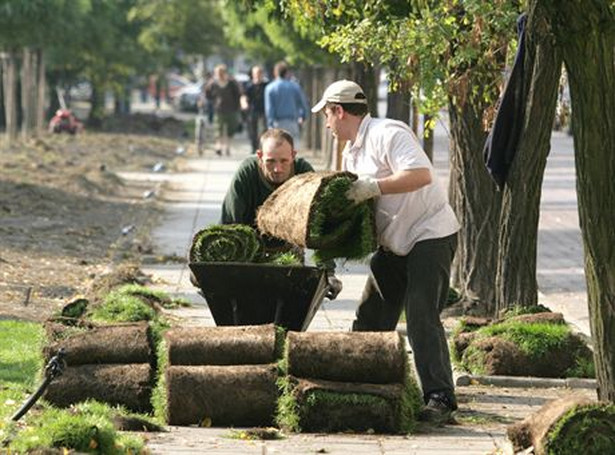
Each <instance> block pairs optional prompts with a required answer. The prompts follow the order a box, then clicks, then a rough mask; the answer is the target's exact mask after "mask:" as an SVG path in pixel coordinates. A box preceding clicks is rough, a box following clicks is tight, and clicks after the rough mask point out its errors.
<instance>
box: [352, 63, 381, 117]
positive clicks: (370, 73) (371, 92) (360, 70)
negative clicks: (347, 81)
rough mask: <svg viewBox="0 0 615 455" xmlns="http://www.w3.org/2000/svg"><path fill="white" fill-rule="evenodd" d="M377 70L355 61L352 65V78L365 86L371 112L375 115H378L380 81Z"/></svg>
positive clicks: (364, 89)
mask: <svg viewBox="0 0 615 455" xmlns="http://www.w3.org/2000/svg"><path fill="white" fill-rule="evenodd" d="M377 74H378V73H377V72H376V69H375V68H374V67H372V66H367V65H365V64H363V63H354V64H353V65H352V77H351V79H352V80H353V81H355V82H356V83H357V84H359V85H360V86H361V88H363V91H364V92H365V96H367V101H368V105H369V111H370V114H371V115H372V116H374V117H377V116H378V83H377V79H378V76H377Z"/></svg>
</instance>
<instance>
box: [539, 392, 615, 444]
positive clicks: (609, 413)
mask: <svg viewBox="0 0 615 455" xmlns="http://www.w3.org/2000/svg"><path fill="white" fill-rule="evenodd" d="M614 443H615V405H614V404H612V403H596V404H591V405H584V406H575V407H573V408H572V409H570V410H569V411H568V412H567V413H566V414H564V415H563V416H562V417H561V418H560V419H558V421H557V423H556V424H555V425H554V426H553V428H552V429H551V430H550V431H549V433H548V434H547V454H548V455H576V454H580V453H588V454H589V453H592V454H603V453H604V454H606V453H613V448H614V447H615V445H614Z"/></svg>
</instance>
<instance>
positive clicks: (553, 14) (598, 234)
mask: <svg viewBox="0 0 615 455" xmlns="http://www.w3.org/2000/svg"><path fill="white" fill-rule="evenodd" d="M539 4H540V5H544V6H545V7H546V9H547V11H548V13H547V14H548V15H549V17H550V18H551V19H552V25H553V27H554V31H555V36H556V39H557V44H558V46H559V47H560V49H561V52H562V56H563V58H564V63H565V65H566V71H567V72H568V77H569V84H570V97H571V102H572V131H573V134H574V148H575V163H576V168H577V194H578V200H579V221H580V224H581V233H582V237H583V245H584V250H585V276H586V280H587V292H588V302H589V315H590V326H591V331H592V337H593V340H594V348H595V349H594V357H595V362H596V378H597V380H598V397H599V398H600V399H602V400H608V401H611V402H615V243H614V242H613V239H615V179H614V177H613V176H614V175H615V28H614V24H615V17H614V13H613V8H612V6H611V2H610V1H608V0H585V1H583V2H581V1H578V0H577V1H562V0H542V1H540V3H539Z"/></svg>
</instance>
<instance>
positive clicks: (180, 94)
mask: <svg viewBox="0 0 615 455" xmlns="http://www.w3.org/2000/svg"><path fill="white" fill-rule="evenodd" d="M204 83H205V82H204V81H202V80H200V81H198V82H195V83H193V84H188V85H186V86H184V87H181V88H180V89H179V90H178V91H177V92H176V94H175V97H174V98H173V107H174V108H175V109H176V110H178V111H180V112H198V105H197V102H198V100H199V96H201V92H202V90H203V84H204Z"/></svg>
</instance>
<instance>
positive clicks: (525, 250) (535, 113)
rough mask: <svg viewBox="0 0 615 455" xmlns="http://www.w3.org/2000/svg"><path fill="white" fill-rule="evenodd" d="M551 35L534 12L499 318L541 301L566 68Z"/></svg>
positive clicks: (503, 239) (506, 215)
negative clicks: (545, 226)
mask: <svg viewBox="0 0 615 455" xmlns="http://www.w3.org/2000/svg"><path fill="white" fill-rule="evenodd" d="M543 14H544V13H543ZM550 32H551V30H550V29H549V27H548V26H547V23H546V22H545V17H544V15H542V16H541V15H540V11H538V12H536V11H535V8H532V7H530V12H529V15H528V23H527V28H526V49H525V60H524V71H525V82H524V87H523V93H524V96H523V98H524V99H525V100H526V102H525V120H524V125H523V130H522V131H521V135H520V141H519V148H518V150H517V153H516V155H515V159H514V161H513V163H512V166H511V169H510V171H509V173H508V177H507V181H506V184H505V187H504V191H503V195H502V212H501V214H500V239H499V253H498V264H497V278H496V292H497V297H496V314H499V313H500V312H501V311H502V310H505V309H507V308H511V307H513V306H515V305H520V306H532V305H536V304H537V302H538V288H537V283H536V244H537V239H538V218H539V213H540V195H541V188H542V180H543V175H544V169H545V166H546V164H547V156H548V154H549V150H550V147H551V144H550V139H551V126H552V125H553V118H554V116H555V105H556V102H557V89H558V82H559V77H560V73H561V66H562V63H561V57H560V56H559V53H558V52H557V50H556V49H555V47H554V45H553V42H552V39H551V37H550V36H549V33H550Z"/></svg>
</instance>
